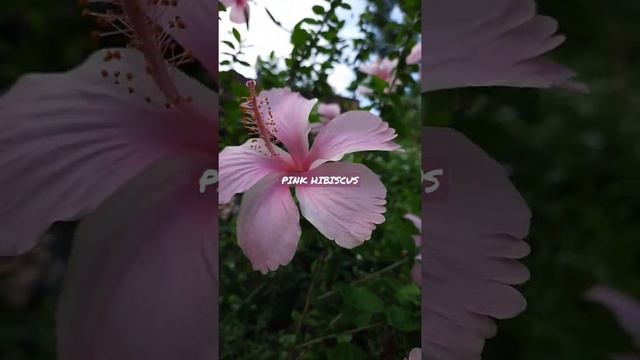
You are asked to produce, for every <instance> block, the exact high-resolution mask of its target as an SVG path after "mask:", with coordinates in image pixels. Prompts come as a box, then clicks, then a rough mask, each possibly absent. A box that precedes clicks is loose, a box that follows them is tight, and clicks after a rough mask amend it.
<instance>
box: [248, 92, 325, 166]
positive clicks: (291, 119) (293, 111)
mask: <svg viewBox="0 0 640 360" xmlns="http://www.w3.org/2000/svg"><path fill="white" fill-rule="evenodd" d="M259 96H260V97H262V98H267V99H268V101H269V105H270V107H271V113H272V114H273V121H274V122H275V131H274V135H275V136H276V137H277V138H278V140H279V141H280V142H282V143H283V144H284V146H285V147H286V148H287V151H288V152H289V154H291V157H292V158H293V160H294V161H295V162H296V164H298V165H302V162H303V161H304V159H305V157H306V156H307V154H308V152H309V131H310V130H311V126H310V125H309V114H311V109H313V106H314V105H315V103H316V102H317V100H316V99H313V100H308V99H305V98H303V97H302V95H300V94H298V93H296V92H292V91H291V90H290V89H288V88H285V89H272V90H266V91H262V92H260V95H259ZM263 112H264V113H265V114H268V111H263Z"/></svg>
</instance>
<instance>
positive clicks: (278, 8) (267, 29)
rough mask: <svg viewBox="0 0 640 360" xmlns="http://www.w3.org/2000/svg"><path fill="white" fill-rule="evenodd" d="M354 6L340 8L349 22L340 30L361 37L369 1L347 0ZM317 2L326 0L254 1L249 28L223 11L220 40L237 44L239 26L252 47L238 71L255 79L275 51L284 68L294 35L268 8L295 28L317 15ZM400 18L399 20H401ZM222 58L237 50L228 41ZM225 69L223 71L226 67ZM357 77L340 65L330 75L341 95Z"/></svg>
mask: <svg viewBox="0 0 640 360" xmlns="http://www.w3.org/2000/svg"><path fill="white" fill-rule="evenodd" d="M346 2H348V3H349V5H351V7H352V9H351V10H348V11H347V10H344V9H340V10H339V12H338V17H339V18H340V19H343V20H345V21H346V24H345V26H344V28H343V29H342V30H341V31H340V35H341V36H342V38H349V39H351V38H356V37H360V36H359V29H358V27H357V24H358V18H359V16H360V14H361V13H362V12H363V11H364V9H365V6H366V3H367V2H366V1H363V0H347V1H346ZM314 5H325V7H326V2H325V1H321V0H253V1H251V2H250V5H249V6H250V8H251V10H250V11H251V14H250V22H249V31H247V27H246V26H245V25H244V24H234V23H232V22H231V21H230V20H229V15H228V11H227V13H221V14H220V18H221V20H220V24H219V26H220V40H228V41H231V42H233V43H235V40H234V38H233V35H232V33H231V30H232V29H233V28H234V27H235V28H236V29H237V30H238V31H239V32H240V34H241V36H242V39H244V41H245V43H246V45H248V46H250V47H247V48H246V49H244V53H245V54H244V55H243V57H242V58H241V59H242V60H244V61H246V62H248V63H249V64H250V65H251V67H247V66H242V65H240V64H236V65H235V66H234V70H236V71H237V72H239V73H240V74H242V75H244V76H245V77H248V78H255V76H256V72H255V63H256V59H257V57H258V56H261V57H263V58H266V57H268V55H269V54H270V53H271V51H273V52H274V53H275V55H276V57H278V58H280V59H281V65H282V66H283V67H284V60H283V59H284V58H285V57H288V56H289V55H290V53H291V50H292V45H291V43H290V34H289V33H288V32H287V31H285V30H284V29H282V28H280V27H278V26H277V25H276V24H274V23H273V21H272V20H271V18H269V15H267V12H266V10H265V8H268V9H269V11H270V12H271V14H272V15H273V16H274V18H275V19H276V20H278V21H279V22H281V23H282V25H283V26H284V27H285V28H286V29H289V30H291V29H293V27H294V25H295V24H297V23H298V22H299V21H300V20H302V19H303V18H305V17H314V18H315V17H316V16H317V15H315V14H314V13H313V11H312V7H313V6H314ZM392 18H395V19H398V18H399V19H401V18H402V15H401V14H400V11H399V10H398V9H397V7H396V9H395V11H394V13H392ZM398 21H399V20H398ZM219 49H220V50H219V51H220V59H221V60H224V59H228V58H229V56H227V55H223V54H222V52H234V51H233V50H230V49H229V47H228V46H227V45H225V44H222V43H221V44H220V46H219ZM225 69H226V68H224V67H223V68H222V69H221V70H225ZM354 79H355V74H354V72H353V69H351V68H350V67H348V66H346V65H338V66H337V67H336V68H335V69H334V72H333V73H332V74H330V75H329V84H330V85H331V86H332V87H333V89H334V91H335V92H336V93H337V94H340V95H344V96H348V95H349V94H348V92H347V91H346V88H347V87H348V86H349V84H351V82H352V81H353V80H354Z"/></svg>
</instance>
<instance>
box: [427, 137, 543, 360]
mask: <svg viewBox="0 0 640 360" xmlns="http://www.w3.org/2000/svg"><path fill="white" fill-rule="evenodd" d="M422 139H423V144H424V149H423V161H424V163H425V164H424V165H423V166H426V167H428V168H426V169H423V170H424V171H429V170H431V167H432V166H433V167H441V168H442V169H443V174H442V176H440V178H439V179H438V181H439V183H440V188H439V189H438V190H436V191H439V193H438V192H433V193H430V194H423V204H422V211H423V215H422V217H423V218H424V219H426V220H425V224H424V226H423V237H424V241H423V244H422V261H423V263H422V264H423V266H422V288H423V292H424V294H426V295H425V298H424V301H423V303H422V304H423V305H422V306H423V309H422V314H423V319H425V321H424V323H423V329H422V334H423V341H424V343H426V344H428V346H425V347H424V349H423V350H424V352H425V353H426V354H428V355H427V358H434V359H436V358H437V359H480V355H481V353H482V348H483V346H484V340H485V339H486V338H489V337H492V336H493V335H494V334H495V331H496V328H495V324H494V323H493V321H492V320H491V319H492V318H496V319H505V318H509V317H513V316H515V315H517V314H518V313H520V312H521V311H523V310H524V308H525V306H526V302H525V299H524V298H523V297H522V295H521V294H520V293H519V292H518V291H517V290H516V289H514V288H513V287H512V285H516V284H520V283H523V282H525V281H526V280H527V279H528V278H529V272H528V270H527V268H526V267H525V266H524V265H522V264H521V263H519V262H518V261H517V259H519V258H521V257H523V256H526V255H527V254H528V251H529V247H528V245H527V244H526V243H525V242H524V241H522V240H521V239H522V238H524V237H525V236H526V234H527V232H528V227H529V221H530V216H531V215H530V212H529V210H528V208H527V206H526V204H525V202H524V200H523V199H522V198H521V197H520V195H519V194H518V192H517V190H516V189H515V188H514V187H513V185H511V183H510V182H509V180H508V178H507V176H506V172H505V171H504V169H503V168H502V167H501V166H500V165H499V164H498V163H496V162H495V161H494V160H492V159H491V158H489V157H488V155H487V154H486V153H484V152H483V151H482V150H481V149H480V148H478V147H477V146H475V145H474V144H473V143H471V142H470V141H469V140H468V139H466V138H465V137H464V136H463V135H461V134H459V133H457V132H456V131H453V130H451V129H446V128H424V130H423V136H422ZM431 163H433V165H431ZM436 163H437V164H439V165H435V164H436Z"/></svg>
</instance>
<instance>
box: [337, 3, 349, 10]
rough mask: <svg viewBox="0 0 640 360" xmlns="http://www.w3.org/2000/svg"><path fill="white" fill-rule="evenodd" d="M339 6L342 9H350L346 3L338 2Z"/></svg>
mask: <svg viewBox="0 0 640 360" xmlns="http://www.w3.org/2000/svg"><path fill="white" fill-rule="evenodd" d="M340 7H341V8H343V9H347V10H351V5H349V4H347V3H342V4H340Z"/></svg>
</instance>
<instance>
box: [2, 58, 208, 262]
mask: <svg viewBox="0 0 640 360" xmlns="http://www.w3.org/2000/svg"><path fill="white" fill-rule="evenodd" d="M120 51H121V52H122V54H123V57H122V60H121V61H116V60H113V61H110V62H104V61H103V60H102V59H103V56H104V52H102V51H101V52H97V53H95V54H94V55H92V56H91V58H90V59H89V60H88V61H87V62H86V63H84V64H83V65H81V66H80V67H78V68H76V69H73V70H71V71H70V72H68V73H64V74H44V75H27V76H25V77H23V78H21V79H20V80H19V81H18V82H17V83H16V84H15V85H14V87H13V88H12V89H11V90H10V91H9V92H8V93H7V94H6V95H5V96H3V97H2V98H1V99H0V166H1V167H2V169H3V171H2V172H1V173H0V184H2V193H0V240H1V242H0V253H1V254H3V255H15V254H18V253H21V252H24V251H27V250H29V249H30V248H31V247H33V245H34V243H35V242H36V240H37V239H38V237H39V236H40V235H41V234H43V233H44V232H45V231H46V230H47V228H48V227H49V226H50V225H51V224H52V223H53V222H56V221H65V220H73V219H79V218H81V217H82V216H84V215H86V214H88V213H89V212H91V211H92V210H93V209H95V207H96V206H98V205H99V204H100V203H101V202H102V201H103V200H104V199H106V198H107V197H108V196H109V195H111V194H112V193H113V192H114V191H115V190H116V189H117V188H118V187H119V186H120V185H122V184H123V183H125V182H126V181H127V180H128V179H129V178H131V177H132V176H134V175H135V174H137V173H138V172H140V171H141V170H142V169H143V168H145V167H146V166H147V165H149V164H150V163H151V162H153V161H155V160H156V159H158V158H161V157H164V156H167V155H170V154H177V153H209V154H211V153H214V152H215V148H216V144H215V142H214V141H213V140H214V135H215V127H213V126H212V125H211V123H210V122H207V121H205V119H204V118H199V117H191V116H187V115H191V113H188V114H185V113H182V112H181V111H180V110H178V109H175V108H172V109H167V108H166V107H165V105H164V101H163V98H164V96H163V94H162V93H161V92H160V91H159V90H158V88H157V87H156V86H155V84H154V82H153V81H152V80H151V78H150V77H149V76H148V75H146V72H145V62H144V59H143V57H142V56H141V55H140V53H139V52H137V51H135V50H120ZM102 70H104V71H107V72H108V74H109V75H108V77H103V76H102V75H101V71H102ZM116 72H120V73H121V75H120V80H119V84H116V81H114V77H113V74H115V73H116ZM128 73H131V74H132V75H133V78H131V80H130V81H129V80H127V79H126V74H128ZM176 76H178V77H181V78H182V80H179V81H177V83H181V82H182V83H189V84H191V83H195V81H194V80H191V79H188V78H187V77H186V75H184V74H182V73H179V72H176ZM192 85H193V87H191V89H198V91H205V92H206V93H207V94H208V102H209V103H215V102H216V95H215V94H214V93H212V92H208V91H207V90H206V89H204V88H202V86H200V85H194V84H192ZM198 86H199V88H198ZM128 87H131V88H133V89H135V91H134V92H133V93H129V91H128V89H127V88H128ZM145 97H148V98H149V100H150V101H151V102H150V103H147V102H146V101H145ZM200 98H204V96H201V95H200V94H197V95H194V101H196V99H200ZM208 106H211V105H208ZM214 110H215V108H214Z"/></svg>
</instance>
